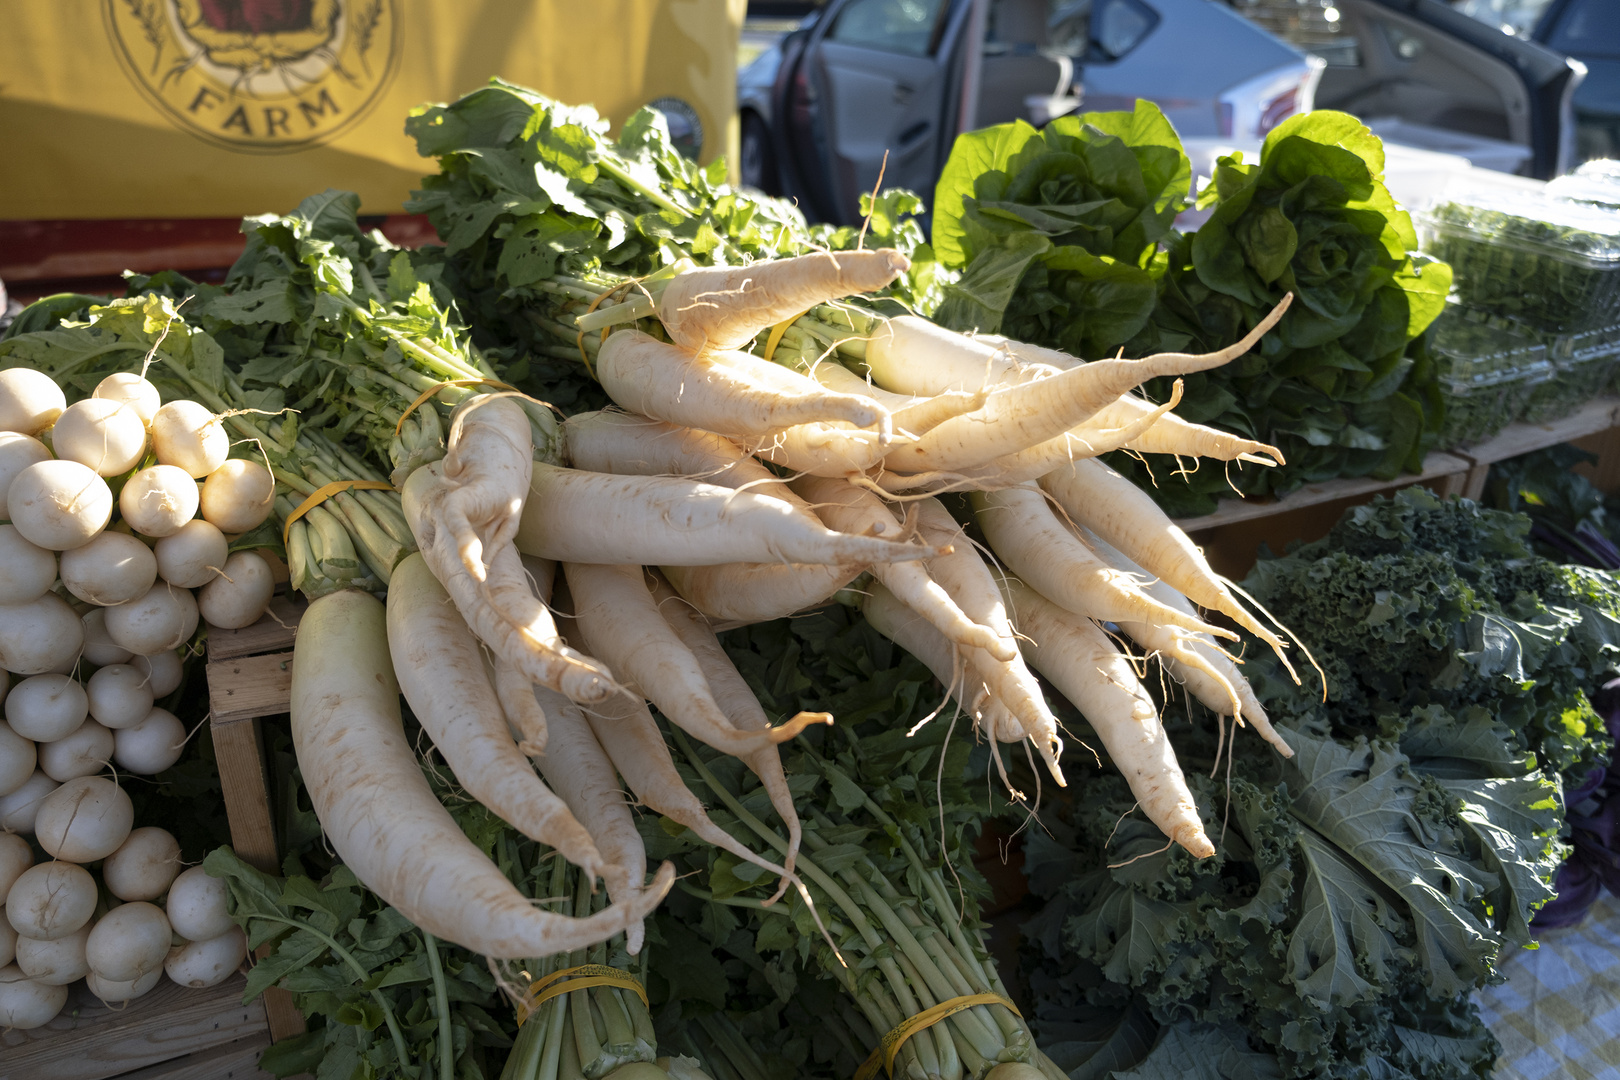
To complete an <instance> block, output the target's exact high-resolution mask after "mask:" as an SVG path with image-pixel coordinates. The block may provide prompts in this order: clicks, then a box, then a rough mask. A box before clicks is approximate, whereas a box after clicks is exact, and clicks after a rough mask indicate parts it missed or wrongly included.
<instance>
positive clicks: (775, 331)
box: [765, 308, 810, 360]
mask: <svg viewBox="0 0 1620 1080" xmlns="http://www.w3.org/2000/svg"><path fill="white" fill-rule="evenodd" d="M808 314H810V309H809V308H805V309H804V310H803V311H801V312H799V313H798V314H797V315H795V316H793V318H791V319H783V320H782V321H781V322H779V323H777V324H776V325H775V326H773V327H771V333H770V336H769V337H767V338H766V339H765V359H767V360H769V359H770V358H771V357H773V356H775V355H776V347H777V346H778V345H780V344H782V335H783V334H785V333H787V330H788V327H790V326H792V325H793V324H794V323H796V322H798V321H799V320H800V319H802V318H804V317H805V316H806V315H808Z"/></svg>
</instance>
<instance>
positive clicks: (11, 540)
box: [0, 525, 56, 604]
mask: <svg viewBox="0 0 1620 1080" xmlns="http://www.w3.org/2000/svg"><path fill="white" fill-rule="evenodd" d="M55 583H56V556H55V554H53V553H52V552H50V551H49V550H47V549H45V548H42V547H40V546H38V545H37V544H33V543H30V542H29V541H28V539H27V538H26V537H24V536H23V534H22V533H20V532H18V531H17V527H16V526H15V525H0V604H26V603H28V602H29V601H31V600H38V599H39V598H40V597H42V596H44V595H45V594H46V593H47V592H49V591H50V588H51V586H52V585H53V584H55Z"/></svg>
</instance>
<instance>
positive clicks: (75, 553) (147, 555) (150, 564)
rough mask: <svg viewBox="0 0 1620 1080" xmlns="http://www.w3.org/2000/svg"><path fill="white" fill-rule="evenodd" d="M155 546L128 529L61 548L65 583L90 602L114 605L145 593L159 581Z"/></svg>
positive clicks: (69, 589) (62, 571)
mask: <svg viewBox="0 0 1620 1080" xmlns="http://www.w3.org/2000/svg"><path fill="white" fill-rule="evenodd" d="M157 572H158V571H157V557H156V556H155V555H153V554H152V549H151V548H149V547H147V546H146V545H145V544H143V543H141V542H140V541H139V540H137V539H135V538H134V537H133V536H130V535H129V534H127V533H121V532H111V531H108V532H104V533H102V534H100V535H99V536H97V537H96V538H95V539H93V540H91V541H90V542H89V543H88V544H83V545H81V546H79V547H76V548H74V549H73V550H72V551H64V552H62V568H61V574H62V584H63V585H65V586H66V587H67V591H68V592H70V593H72V594H73V595H74V596H77V597H78V598H79V599H80V600H83V601H84V602H85V603H87V604H95V605H97V606H99V607H114V606H116V605H118V604H122V603H126V602H128V601H130V600H133V599H135V598H136V597H138V596H142V595H145V593H146V590H148V589H150V588H151V587H152V585H153V584H154V583H155V582H156V581H157Z"/></svg>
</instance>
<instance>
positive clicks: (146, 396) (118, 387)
mask: <svg viewBox="0 0 1620 1080" xmlns="http://www.w3.org/2000/svg"><path fill="white" fill-rule="evenodd" d="M90 396H91V397H94V398H104V399H106V400H108V401H114V402H117V403H118V404H120V405H126V406H128V407H129V408H131V409H133V410H134V412H135V415H136V416H138V417H140V418H141V424H142V425H143V426H145V427H151V426H152V418H153V417H155V416H156V415H157V411H158V409H159V408H161V407H162V405H163V399H162V398H161V397H159V396H158V388H157V387H155V386H153V385H152V384H151V383H150V382H148V381H147V380H146V379H145V378H144V377H143V376H141V375H138V374H136V373H135V372H133V371H115V372H113V373H112V374H111V375H109V376H107V377H106V378H105V379H102V380H101V381H100V382H99V383H97V384H96V388H95V390H93V391H91V393H90Z"/></svg>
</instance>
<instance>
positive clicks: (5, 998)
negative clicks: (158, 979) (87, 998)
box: [0, 369, 68, 1031]
mask: <svg viewBox="0 0 1620 1080" xmlns="http://www.w3.org/2000/svg"><path fill="white" fill-rule="evenodd" d="M13 370H21V369H13ZM67 999H68V988H67V987H65V986H47V985H45V984H44V983H42V982H37V981H35V980H34V979H30V978H29V977H28V976H26V975H24V974H23V973H22V969H21V968H19V967H18V966H17V965H16V964H7V965H6V966H5V967H0V1031H12V1030H16V1031H32V1030H33V1029H34V1028H38V1027H44V1026H45V1025H46V1024H48V1023H50V1022H51V1021H52V1020H55V1019H56V1014H57V1013H59V1012H61V1011H62V1006H64V1005H66V1004H67Z"/></svg>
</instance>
